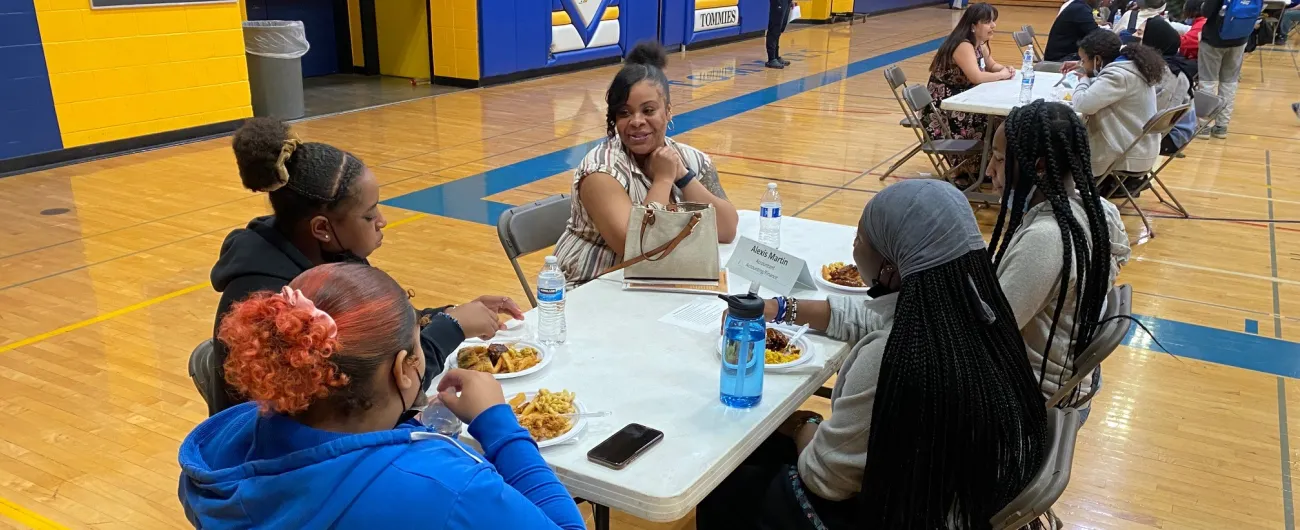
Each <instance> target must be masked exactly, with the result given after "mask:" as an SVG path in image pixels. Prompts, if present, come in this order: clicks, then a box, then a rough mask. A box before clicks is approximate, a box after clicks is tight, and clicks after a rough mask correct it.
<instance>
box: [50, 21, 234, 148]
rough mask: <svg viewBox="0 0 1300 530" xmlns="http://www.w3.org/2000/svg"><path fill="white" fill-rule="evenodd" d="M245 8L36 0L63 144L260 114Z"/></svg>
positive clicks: (116, 137) (132, 135)
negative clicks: (94, 5)
mask: <svg viewBox="0 0 1300 530" xmlns="http://www.w3.org/2000/svg"><path fill="white" fill-rule="evenodd" d="M242 11H243V9H242V8H241V6H240V4H238V3H229V4H210V5H194V6H168V7H144V8H126V9H103V10H94V11H92V10H91V9H90V2H89V0H43V1H40V2H36V19H37V22H38V23H39V24H40V29H41V38H42V39H41V40H42V41H43V44H44V47H45V63H46V65H47V67H48V68H49V71H50V89H51V91H52V92H53V94H54V109H55V112H56V113H57V115H58V118H59V130H60V131H61V132H62V134H63V146H64V147H75V146H78V145H86V144H92V143H98V142H106V141H110V140H118V139H122V138H130V137H134V136H142V135H146V134H152V133H158V132H164V131H171V130H176V129H183V128H186V127H193V126H197V125H206V124H210V123H217V122H222V121H228V120H234V119H239V118H247V117H249V116H252V115H253V108H252V106H251V105H252V104H251V102H250V96H249V91H248V65H247V63H245V61H244V38H243V33H242V30H241V29H240V22H241V20H242V18H243V17H242V15H241V13H242Z"/></svg>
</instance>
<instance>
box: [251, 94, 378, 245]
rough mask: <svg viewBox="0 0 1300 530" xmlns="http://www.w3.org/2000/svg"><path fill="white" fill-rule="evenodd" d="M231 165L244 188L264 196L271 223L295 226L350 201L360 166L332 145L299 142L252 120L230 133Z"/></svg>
mask: <svg viewBox="0 0 1300 530" xmlns="http://www.w3.org/2000/svg"><path fill="white" fill-rule="evenodd" d="M233 147H234V151H235V162H236V164H237V165H238V166H239V178H240V180H241V181H242V182H243V184H244V187H245V188H248V189H249V190H252V191H256V192H265V193H267V194H269V195H270V199H271V208H272V209H273V210H274V211H275V215H276V218H277V219H281V220H284V221H286V222H289V223H296V222H299V221H302V220H305V219H308V218H310V217H312V216H313V215H316V214H318V213H321V212H323V211H331V210H334V209H336V208H338V206H339V205H340V204H341V203H342V202H343V201H344V200H346V199H348V198H351V197H353V196H354V195H355V194H356V190H355V189H353V184H354V183H355V182H356V181H357V179H358V177H360V176H361V175H362V174H363V173H364V172H365V165H364V164H362V163H361V160H360V159H358V158H357V157H355V156H353V155H352V154H351V153H348V152H347V151H344V150H342V149H339V148H337V147H334V146H332V145H328V144H323V143H318V142H303V141H301V140H299V139H298V138H297V136H295V135H294V134H293V132H292V131H290V130H289V126H288V125H287V124H285V123H282V122H280V121H277V120H273V119H270V118H252V119H250V120H248V121H247V122H245V123H244V125H243V126H242V127H240V128H239V130H238V131H236V132H235V138H234V141H233Z"/></svg>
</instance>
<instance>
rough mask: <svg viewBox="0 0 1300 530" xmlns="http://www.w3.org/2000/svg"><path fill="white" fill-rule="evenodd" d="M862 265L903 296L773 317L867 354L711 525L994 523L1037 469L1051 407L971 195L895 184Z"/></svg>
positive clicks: (795, 307) (783, 438)
mask: <svg viewBox="0 0 1300 530" xmlns="http://www.w3.org/2000/svg"><path fill="white" fill-rule="evenodd" d="M976 5H978V4H976ZM853 259H854V261H855V262H856V265H857V267H858V270H859V271H861V272H862V274H863V277H864V278H865V277H870V278H873V279H874V280H875V283H876V284H877V285H880V286H883V287H884V289H886V290H891V291H893V294H881V295H880V296H878V297H876V298H874V299H870V300H867V299H863V298H859V297H846V296H834V295H832V296H830V297H829V298H828V300H826V301H814V300H803V301H799V300H793V299H784V300H770V301H768V302H767V310H766V313H765V317H766V318H767V319H768V320H774V321H782V322H790V323H794V324H801V325H802V324H808V325H809V326H810V327H812V328H815V329H817V330H822V331H825V332H826V334H827V335H829V336H831V337H834V338H835V339H836V340H842V341H846V342H849V343H852V344H854V346H853V349H852V350H851V351H850V352H849V355H848V357H847V358H846V359H845V360H844V364H843V365H841V367H840V370H839V374H838V376H837V377H836V380H835V389H834V391H833V393H832V396H831V411H832V413H831V416H830V418H828V419H826V420H825V421H824V422H822V421H820V417H819V416H817V415H815V414H812V413H807V412H797V413H795V414H794V415H792V416H791V417H790V419H789V420H788V421H786V422H785V423H784V424H783V425H782V426H781V427H780V428H779V429H778V432H777V434H774V435H773V436H772V437H770V438H769V439H768V440H767V441H766V442H764V444H763V445H761V446H760V447H759V448H758V450H756V451H755V452H754V453H753V454H752V455H751V456H750V457H749V459H747V460H746V461H745V462H744V463H742V464H741V465H740V467H739V468H737V469H736V471H735V472H733V473H732V474H731V476H729V477H728V478H726V479H725V480H723V482H722V483H721V484H719V485H718V487H717V488H716V489H715V490H714V491H713V492H712V493H711V494H709V496H708V497H706V498H705V499H704V501H703V502H702V503H701V504H700V505H699V507H698V509H697V511H696V527H697V528H699V529H700V530H712V529H715V528H727V529H736V530H740V529H756V528H781V529H796V530H804V529H806V530H812V529H823V528H826V529H830V530H840V529H849V528H854V529H856V528H882V529H883V528H980V527H987V526H988V522H989V519H990V518H991V517H992V516H993V515H994V514H995V513H997V512H998V511H999V510H1002V509H1003V508H1005V507H1006V505H1007V503H1008V502H1010V501H1011V500H1012V499H1013V498H1014V497H1015V496H1016V495H1018V494H1019V493H1020V492H1021V490H1022V489H1023V488H1024V487H1025V485H1026V484H1028V483H1029V481H1030V479H1031V478H1032V477H1033V476H1034V475H1035V473H1037V471H1038V468H1039V466H1040V465H1041V464H1042V461H1043V457H1044V452H1043V451H1044V444H1045V442H1046V436H1047V425H1046V407H1045V403H1044V400H1043V396H1042V394H1041V393H1039V391H1038V384H1037V381H1035V380H1034V378H1033V376H1032V369H1031V367H1030V365H1029V358H1028V357H1027V356H1026V354H1025V343H1024V341H1023V340H1021V338H1020V333H1019V330H1017V329H1016V316H1015V315H1014V314H1013V313H1012V310H1011V307H1010V306H1009V305H1008V304H1007V299H1006V297H1005V296H1003V294H1002V289H1001V288H1000V287H999V285H998V279H997V276H996V275H995V274H994V272H993V267H992V264H991V261H990V259H989V254H988V252H987V250H986V248H985V245H984V240H983V239H982V237H981V235H980V230H979V226H978V225H977V224H976V222H975V216H974V214H973V213H972V212H971V208H970V204H969V203H968V202H967V200H966V197H965V196H964V195H962V193H961V192H960V191H958V190H957V189H956V188H954V187H952V186H951V185H948V184H946V183H944V182H941V181H936V180H925V179H913V180H904V181H901V182H898V183H895V184H891V185H890V186H888V187H886V188H885V189H883V190H881V191H880V193H878V194H877V195H876V196H875V197H873V198H872V199H871V200H870V202H868V203H867V205H866V208H864V209H863V212H862V218H861V220H860V221H859V222H858V232H857V237H856V238H855V240H854V243H853Z"/></svg>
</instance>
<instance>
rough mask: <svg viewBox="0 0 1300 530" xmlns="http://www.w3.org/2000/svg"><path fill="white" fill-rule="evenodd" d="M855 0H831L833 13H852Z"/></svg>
mask: <svg viewBox="0 0 1300 530" xmlns="http://www.w3.org/2000/svg"><path fill="white" fill-rule="evenodd" d="M852 12H853V0H831V13H852Z"/></svg>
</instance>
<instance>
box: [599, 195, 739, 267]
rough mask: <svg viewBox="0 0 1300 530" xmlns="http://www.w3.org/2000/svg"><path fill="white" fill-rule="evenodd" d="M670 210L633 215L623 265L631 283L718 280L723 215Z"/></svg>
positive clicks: (695, 207) (698, 207)
mask: <svg viewBox="0 0 1300 530" xmlns="http://www.w3.org/2000/svg"><path fill="white" fill-rule="evenodd" d="M669 208H670V209H667V210H660V209H654V208H649V207H646V206H641V205H636V206H633V207H632V213H631V214H630V215H629V216H628V222H627V240H626V243H625V244H624V249H623V257H624V258H625V259H624V260H623V262H622V263H620V264H618V265H615V266H614V267H611V268H610V269H608V270H606V271H605V272H604V273H602V274H605V273H610V272H614V271H616V270H619V269H624V268H626V269H627V271H626V272H624V273H623V277H624V278H625V279H628V280H682V281H702V282H706V281H718V273H719V272H720V269H721V264H720V263H719V258H718V220H717V210H715V209H714V208H713V205H712V204H700V203H692V202H683V203H678V204H674V205H672V206H670V207H669Z"/></svg>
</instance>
